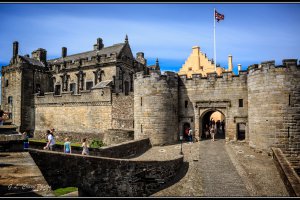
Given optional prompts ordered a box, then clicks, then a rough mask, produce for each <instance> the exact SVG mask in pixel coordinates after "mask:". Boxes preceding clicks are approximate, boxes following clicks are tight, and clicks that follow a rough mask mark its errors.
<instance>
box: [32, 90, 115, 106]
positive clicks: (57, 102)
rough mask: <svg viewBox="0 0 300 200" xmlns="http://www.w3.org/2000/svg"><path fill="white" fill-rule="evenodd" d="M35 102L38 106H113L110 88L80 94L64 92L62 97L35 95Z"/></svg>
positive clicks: (85, 91) (46, 94)
mask: <svg viewBox="0 0 300 200" xmlns="http://www.w3.org/2000/svg"><path fill="white" fill-rule="evenodd" d="M34 101H35V105H36V106H61V105H69V106H76V105H79V104H87V105H111V90H110V88H101V89H100V88H95V89H91V90H84V91H81V92H80V94H73V92H62V93H61V95H55V93H54V92H45V93H44V96H39V95H37V94H35V95H34Z"/></svg>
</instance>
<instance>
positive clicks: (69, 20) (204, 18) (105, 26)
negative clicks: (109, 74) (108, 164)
mask: <svg viewBox="0 0 300 200" xmlns="http://www.w3.org/2000/svg"><path fill="white" fill-rule="evenodd" d="M214 8H216V9H217V11H218V12H219V13H222V14H224V15H225V20H223V21H220V22H219V23H216V46H217V63H219V64H221V66H223V67H225V68H227V60H228V55H229V54H231V55H232V56H233V64H234V67H235V68H237V64H242V68H243V69H246V68H247V67H248V66H249V65H250V64H255V63H260V62H262V61H266V60H275V61H276V64H281V62H282V59H286V58H296V59H299V52H300V45H299V44H300V37H299V36H298V34H299V32H300V26H299V24H300V15H299V13H300V4H295V3H294V4H278V3H277V4H254V3H252V4H245V3H240V4H238V3H231V4H229V3H226V4H225V3H224V4H220V3H219V4H208V3H206V4H204V3H199V4H197V3H192V4H182V3H181V4H179V3H176V4H154V3H152V4H145V3H143V4H136V3H135V4H128V3H127V4H126V3H123V4H117V3H114V4H0V27H1V31H0V66H2V65H6V64H8V62H9V60H10V58H11V57H12V43H13V41H19V54H20V55H24V54H31V52H32V51H34V50H36V49H37V48H44V49H46V50H47V57H48V59H51V58H57V57H60V55H61V47H63V46H65V47H67V48H68V55H71V54H75V53H80V52H83V51H89V50H92V49H93V44H95V42H96V39H97V38H98V37H101V38H102V39H103V43H104V45H105V46H110V45H113V44H116V43H121V42H124V38H125V35H126V34H128V37H129V43H130V45H131V49H132V51H133V54H134V55H136V53H137V52H140V51H142V52H144V53H145V57H146V58H147V59H148V64H149V65H151V64H154V63H155V59H156V58H158V59H159V61H160V66H161V69H162V70H173V71H178V70H179V69H180V68H181V66H182V65H183V64H184V62H185V60H186V59H187V57H188V56H189V55H190V53H191V48H192V46H195V45H197V46H200V48H201V50H202V51H203V52H204V53H206V54H207V56H208V58H210V59H211V58H213V56H214V55H213V20H214V19H213V10H214Z"/></svg>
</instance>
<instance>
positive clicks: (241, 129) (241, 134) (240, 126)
mask: <svg viewBox="0 0 300 200" xmlns="http://www.w3.org/2000/svg"><path fill="white" fill-rule="evenodd" d="M245 130H246V124H245V123H237V139H238V140H245V132H246V131H245Z"/></svg>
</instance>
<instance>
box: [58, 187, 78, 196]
mask: <svg viewBox="0 0 300 200" xmlns="http://www.w3.org/2000/svg"><path fill="white" fill-rule="evenodd" d="M77 190H78V188H77V187H66V188H58V189H56V190H54V191H53V192H54V195H55V196H61V195H64V194H68V193H70V192H75V191H77Z"/></svg>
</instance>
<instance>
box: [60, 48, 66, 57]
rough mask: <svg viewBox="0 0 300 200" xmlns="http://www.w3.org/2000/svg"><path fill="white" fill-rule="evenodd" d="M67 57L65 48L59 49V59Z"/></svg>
mask: <svg viewBox="0 0 300 200" xmlns="http://www.w3.org/2000/svg"><path fill="white" fill-rule="evenodd" d="M66 56H67V47H63V48H61V57H63V58H64V57H66Z"/></svg>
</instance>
